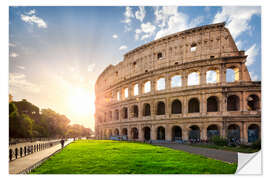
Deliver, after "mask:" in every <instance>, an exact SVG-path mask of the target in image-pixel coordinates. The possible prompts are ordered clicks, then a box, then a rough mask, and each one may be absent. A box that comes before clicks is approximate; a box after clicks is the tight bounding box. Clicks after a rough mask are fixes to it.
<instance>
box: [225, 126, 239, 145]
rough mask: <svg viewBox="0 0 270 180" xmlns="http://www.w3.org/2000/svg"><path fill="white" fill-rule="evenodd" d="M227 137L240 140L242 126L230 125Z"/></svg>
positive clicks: (231, 139)
mask: <svg viewBox="0 0 270 180" xmlns="http://www.w3.org/2000/svg"><path fill="white" fill-rule="evenodd" d="M227 137H228V139H229V140H230V141H233V142H235V141H239V140H240V127H239V126H238V125H236V124H231V125H230V126H229V127H228V134H227Z"/></svg>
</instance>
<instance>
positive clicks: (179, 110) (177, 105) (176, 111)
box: [172, 99, 182, 114]
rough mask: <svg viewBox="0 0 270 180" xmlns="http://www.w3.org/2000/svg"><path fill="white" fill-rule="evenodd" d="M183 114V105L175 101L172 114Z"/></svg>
mask: <svg viewBox="0 0 270 180" xmlns="http://www.w3.org/2000/svg"><path fill="white" fill-rule="evenodd" d="M181 113H182V104H181V101H179V100H178V99H175V100H174V101H173V102H172V114H181Z"/></svg>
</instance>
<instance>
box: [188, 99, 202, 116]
mask: <svg viewBox="0 0 270 180" xmlns="http://www.w3.org/2000/svg"><path fill="white" fill-rule="evenodd" d="M188 112H189V113H198V112H200V102H199V100H198V99H197V98H192V99H190V100H189V102H188Z"/></svg>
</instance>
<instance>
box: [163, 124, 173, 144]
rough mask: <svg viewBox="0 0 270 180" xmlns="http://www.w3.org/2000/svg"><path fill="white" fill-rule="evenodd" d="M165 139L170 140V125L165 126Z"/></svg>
mask: <svg viewBox="0 0 270 180" xmlns="http://www.w3.org/2000/svg"><path fill="white" fill-rule="evenodd" d="M165 128H166V129H165V140H167V141H171V140H172V128H171V126H170V125H166V126H165Z"/></svg>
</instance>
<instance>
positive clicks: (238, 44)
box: [236, 40, 243, 50]
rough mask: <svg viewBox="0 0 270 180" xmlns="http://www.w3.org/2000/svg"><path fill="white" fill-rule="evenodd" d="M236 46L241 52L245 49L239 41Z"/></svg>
mask: <svg viewBox="0 0 270 180" xmlns="http://www.w3.org/2000/svg"><path fill="white" fill-rule="evenodd" d="M236 46H237V48H238V49H239V50H241V49H242V48H243V41H241V40H238V41H237V42H236Z"/></svg>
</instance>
